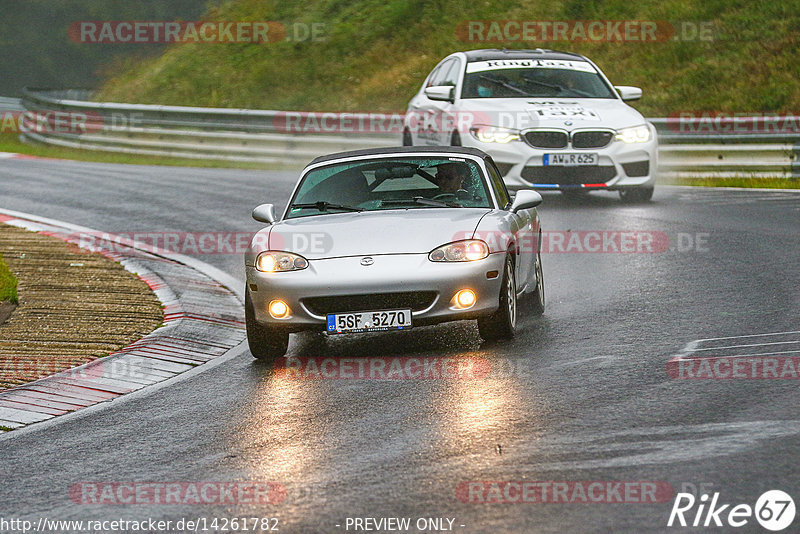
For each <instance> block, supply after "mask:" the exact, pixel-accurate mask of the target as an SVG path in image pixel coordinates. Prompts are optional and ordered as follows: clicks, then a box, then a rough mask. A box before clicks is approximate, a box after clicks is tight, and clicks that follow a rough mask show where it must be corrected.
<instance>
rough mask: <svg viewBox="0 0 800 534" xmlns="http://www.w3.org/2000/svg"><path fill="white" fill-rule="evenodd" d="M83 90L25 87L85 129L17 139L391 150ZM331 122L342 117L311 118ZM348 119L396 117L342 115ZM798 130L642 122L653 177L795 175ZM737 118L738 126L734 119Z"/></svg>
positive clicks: (277, 116) (268, 154)
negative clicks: (647, 128)
mask: <svg viewBox="0 0 800 534" xmlns="http://www.w3.org/2000/svg"><path fill="white" fill-rule="evenodd" d="M90 98H91V92H90V91H88V90H85V89H69V90H50V89H26V90H25V92H24V95H23V98H22V105H23V106H24V108H25V109H26V110H29V111H30V112H42V111H58V112H65V113H68V114H72V115H79V114H82V115H84V116H85V117H86V124H87V128H86V131H85V132H78V131H70V130H69V129H68V128H67V129H66V131H54V130H52V129H49V128H37V127H36V124H35V121H34V120H33V119H31V121H30V122H26V120H23V126H26V127H25V128H24V132H23V133H22V136H23V139H25V140H29V141H33V142H39V143H47V144H51V145H58V146H64V147H71V148H81V149H88V150H100V151H108V152H121V153H131V154H142V155H154V156H172V157H181V158H192V159H215V160H229V161H246V162H261V163H282V164H296V165H297V164H304V163H305V162H307V161H309V160H310V159H312V158H314V157H316V156H319V155H322V154H327V153H331V152H337V151H343V150H354V149H357V148H371V147H380V146H393V145H394V146H396V145H398V144H400V135H399V133H397V132H396V131H395V132H394V133H363V134H360V133H329V134H324V133H287V132H286V131H283V129H282V128H281V124H282V122H281V119H282V118H285V115H286V113H287V112H281V111H270V110H249V109H231V108H201V107H188V106H162V105H143V104H118V103H110V102H94V101H91V100H90ZM317 115H318V116H319V117H320V118H321V119H322V118H325V117H326V118H328V119H333V120H334V121H336V120H337V118H342V117H344V116H345V114H334V113H325V114H323V113H319V114H317ZM346 118H347V119H348V120H351V121H354V122H357V121H367V122H368V121H370V120H373V119H388V118H391V119H394V120H397V118H398V117H397V116H396V115H395V116H391V117H390V116H389V115H383V114H368V113H348V114H346ZM780 119H781V122H782V123H788V124H794V125H798V127H797V128H794V129H789V130H788V131H783V132H780V133H775V132H759V131H742V130H743V129H744V130H747V128H740V126H741V124H740V122H741V120H740V119H738V118H725V119H720V120H718V121H717V123H716V124H717V130H719V131H717V132H711V133H708V132H697V131H694V129H692V128H689V129H688V131H684V128H683V124H684V123H682V122H681V121H680V120H679V119H678V118H654V119H648V120H649V121H650V122H651V123H652V124H653V125H654V126H655V127H656V129H657V131H658V133H659V144H660V149H659V171H660V173H661V174H672V175H675V174H678V175H690V176H782V177H790V176H791V177H800V163H799V162H798V159H799V157H800V117H781V118H780ZM737 121H739V122H737Z"/></svg>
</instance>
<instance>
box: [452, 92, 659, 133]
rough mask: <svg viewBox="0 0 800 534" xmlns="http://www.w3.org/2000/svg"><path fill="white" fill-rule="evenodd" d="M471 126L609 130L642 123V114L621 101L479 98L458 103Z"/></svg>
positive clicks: (643, 120) (520, 128) (598, 99)
mask: <svg viewBox="0 0 800 534" xmlns="http://www.w3.org/2000/svg"><path fill="white" fill-rule="evenodd" d="M459 104H460V106H459V107H460V108H461V111H462V112H465V113H467V114H468V115H467V116H468V117H469V119H471V122H473V123H474V124H488V125H491V126H501V127H504V128H512V129H517V130H525V129H528V128H559V129H562V130H569V131H571V130H575V129H585V128H612V129H615V130H618V129H620V128H626V127H629V126H639V125H641V124H644V123H645V119H644V117H643V116H642V114H641V113H639V112H638V111H636V110H635V109H633V108H632V107H630V106H629V105H627V104H626V103H624V102H623V101H621V100H616V99H605V98H534V97H532V98H480V99H477V98H476V99H467V100H462V101H460V103H459Z"/></svg>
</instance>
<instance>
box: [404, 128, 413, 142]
mask: <svg viewBox="0 0 800 534" xmlns="http://www.w3.org/2000/svg"><path fill="white" fill-rule="evenodd" d="M403 146H414V138H413V137H411V131H410V130H408V129H405V130H403Z"/></svg>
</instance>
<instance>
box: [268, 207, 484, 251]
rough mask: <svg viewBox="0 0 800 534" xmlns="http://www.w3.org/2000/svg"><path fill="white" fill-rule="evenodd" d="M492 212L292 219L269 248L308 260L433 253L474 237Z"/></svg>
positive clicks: (272, 234) (275, 231)
mask: <svg viewBox="0 0 800 534" xmlns="http://www.w3.org/2000/svg"><path fill="white" fill-rule="evenodd" d="M490 211H491V210H490V209H489V208H419V209H416V208H415V209H408V210H384V211H366V212H359V213H335V214H328V215H316V216H311V217H300V218H296V219H286V220H283V221H280V222H278V223H275V224H274V225H272V226H271V227H270V228H269V245H268V246H269V249H270V250H286V251H290V252H295V253H297V254H300V255H302V256H304V257H305V258H307V259H324V258H337V257H342V256H368V255H378V254H414V253H425V254H427V253H428V252H430V251H431V250H433V249H434V248H436V247H438V246H440V245H443V244H445V243H449V242H451V241H457V240H459V239H468V238H470V237H472V234H473V233H474V231H475V228H476V226H477V225H478V222H479V221H480V220H481V218H482V217H483V216H484V215H486V214H487V213H489V212H490Z"/></svg>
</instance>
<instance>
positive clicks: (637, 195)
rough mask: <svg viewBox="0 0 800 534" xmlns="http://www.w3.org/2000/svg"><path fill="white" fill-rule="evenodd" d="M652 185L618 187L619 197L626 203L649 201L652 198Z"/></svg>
mask: <svg viewBox="0 0 800 534" xmlns="http://www.w3.org/2000/svg"><path fill="white" fill-rule="evenodd" d="M654 189H655V188H653V187H633V188H629V189H620V190H619V198H620V199H622V201H623V202H625V203H626V204H636V203H638V202H649V201H650V199H651V198H653V191H654Z"/></svg>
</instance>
